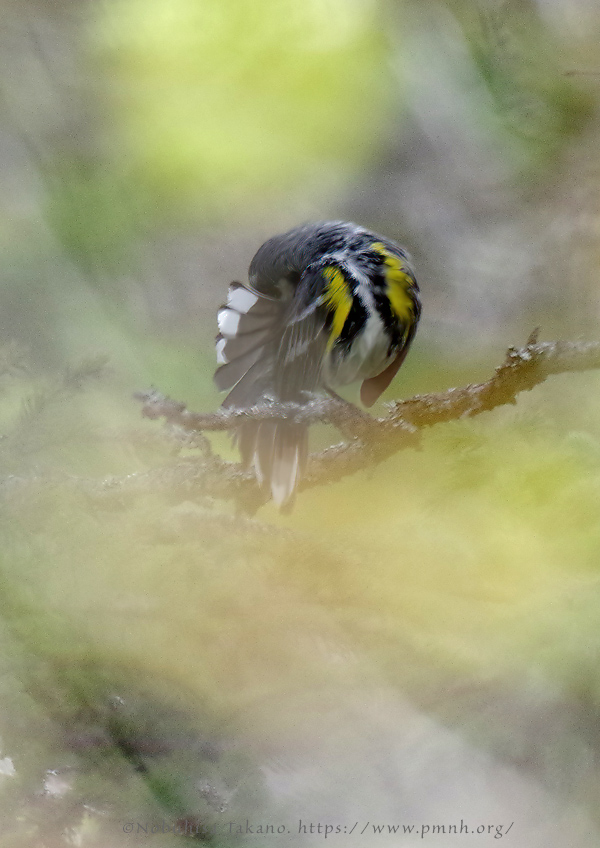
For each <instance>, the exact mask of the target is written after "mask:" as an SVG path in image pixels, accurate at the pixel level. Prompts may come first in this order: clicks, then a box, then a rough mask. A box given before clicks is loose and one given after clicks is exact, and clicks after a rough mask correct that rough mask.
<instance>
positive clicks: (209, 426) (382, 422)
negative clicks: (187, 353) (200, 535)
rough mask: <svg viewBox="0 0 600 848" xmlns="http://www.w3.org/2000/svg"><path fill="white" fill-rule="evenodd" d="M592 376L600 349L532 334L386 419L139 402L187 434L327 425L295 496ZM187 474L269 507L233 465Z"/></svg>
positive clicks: (322, 406) (246, 504)
mask: <svg viewBox="0 0 600 848" xmlns="http://www.w3.org/2000/svg"><path fill="white" fill-rule="evenodd" d="M594 368H600V342H561V341H557V342H538V338H537V330H536V331H534V332H533V333H532V334H531V336H530V338H529V339H528V341H527V343H526V345H525V346H524V347H521V348H514V347H511V348H509V350H508V351H507V354H506V359H505V361H504V362H503V363H502V365H500V366H499V367H498V368H496V370H495V372H494V374H493V375H492V377H490V379H489V380H486V381H485V382H483V383H471V384H469V385H467V386H464V387H461V388H452V389H447V390H446V391H444V392H435V393H432V394H426V395H416V396H415V397H413V398H409V399H408V400H404V401H395V402H393V403H391V404H389V405H388V413H387V415H385V416H382V417H379V418H374V417H371V416H370V415H367V414H366V413H364V412H362V411H361V410H359V409H357V408H356V407H355V406H353V405H352V404H350V403H346V402H345V401H342V400H339V399H334V398H313V399H311V400H310V401H308V402H307V403H306V404H303V405H299V404H282V403H276V402H274V401H273V402H270V403H268V404H263V405H261V406H255V407H252V408H250V409H244V410H239V409H235V410H220V411H218V412H215V413H209V414H197V413H193V412H190V411H189V410H187V409H186V407H185V405H184V404H182V403H178V402H176V401H172V400H170V399H169V398H167V397H164V396H162V395H160V394H159V393H157V392H156V391H150V392H145V393H139V394H138V395H136V397H137V398H138V400H141V401H142V404H143V406H142V414H143V415H144V416H146V417H147V418H153V419H156V418H164V419H165V421H166V422H167V423H168V424H169V425H171V426H172V427H176V428H179V429H180V430H182V431H183V432H184V433H199V432H203V431H217V430H218V431H234V430H235V428H236V427H237V426H239V424H240V423H241V422H243V421H248V420H252V421H263V420H268V419H272V418H286V419H290V420H293V421H297V422H300V421H304V422H306V423H315V422H321V423H327V424H332V425H333V426H335V427H336V428H337V429H338V430H339V431H340V432H341V433H342V435H343V437H344V439H345V441H344V442H343V443H341V444H339V445H335V446H333V447H330V448H327V449H326V450H324V451H321V452H320V453H316V454H312V455H311V457H310V459H309V463H308V469H307V472H306V474H305V476H304V478H303V480H302V481H301V483H300V489H308V488H312V487H314V486H321V485H325V484H327V483H331V482H333V481H336V480H340V479H341V478H342V477H345V476H347V475H349V474H354V473H356V472H357V471H360V470H362V469H364V468H368V467H370V466H372V465H374V464H377V463H379V462H381V461H382V460H384V459H387V457H389V456H392V455H393V454H395V453H397V452H398V451H400V450H403V449H405V448H408V447H415V446H417V445H418V442H419V438H420V433H421V431H422V430H423V429H424V428H425V427H432V426H434V425H435V424H442V423H445V422H447V421H455V420H457V419H459V418H467V417H472V416H474V415H479V413H481V412H487V411H489V410H492V409H495V408H496V407H497V406H503V405H505V404H509V403H510V404H514V403H516V398H517V396H518V395H519V394H520V393H521V392H525V391H530V390H531V389H533V388H534V387H535V386H537V385H539V384H540V383H542V382H544V380H546V378H547V377H550V376H551V375H554V374H564V373H568V372H571V371H586V370H591V369H594ZM186 466H187V471H188V473H190V476H189V478H188V480H189V482H190V483H192V481H194V482H195V484H197V485H199V486H200V487H201V489H202V491H203V493H204V494H206V495H213V496H216V497H219V498H225V499H227V500H233V501H234V502H236V504H237V505H238V507H240V508H241V509H243V510H244V511H254V510H256V509H257V508H258V507H259V506H260V505H261V504H263V503H265V502H266V501H267V500H268V497H269V495H268V492H266V491H264V490H261V489H260V488H259V487H258V485H257V484H256V482H255V480H254V476H253V474H252V473H251V472H248V471H246V470H244V469H243V468H242V467H241V465H239V464H237V463H232V462H226V461H225V460H222V459H220V458H218V457H215V456H214V455H209V454H208V453H207V454H206V455H205V456H204V458H202V459H200V460H196V461H188V463H186ZM192 467H193V471H192ZM173 471H174V469H171V474H172V473H173ZM182 471H183V468H182ZM184 476H186V475H185V473H184Z"/></svg>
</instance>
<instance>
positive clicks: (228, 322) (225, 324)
mask: <svg viewBox="0 0 600 848" xmlns="http://www.w3.org/2000/svg"><path fill="white" fill-rule="evenodd" d="M240 318H241V315H240V314H239V313H238V312H234V311H233V310H232V309H227V308H224V309H219V313H218V315H217V322H218V324H219V332H220V333H221V335H223V336H226V337H227V338H230V339H232V338H233V337H234V336H235V334H236V333H237V331H238V326H239V323H240Z"/></svg>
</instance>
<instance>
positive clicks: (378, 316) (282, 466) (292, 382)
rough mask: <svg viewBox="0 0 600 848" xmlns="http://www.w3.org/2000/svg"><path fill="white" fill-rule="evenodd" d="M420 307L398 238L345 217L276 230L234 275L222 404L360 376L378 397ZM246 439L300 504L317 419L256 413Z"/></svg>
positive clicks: (249, 450)
mask: <svg viewBox="0 0 600 848" xmlns="http://www.w3.org/2000/svg"><path fill="white" fill-rule="evenodd" d="M419 315H420V301H419V296H418V286H417V284H416V281H415V279H414V274H413V272H412V268H411V265H410V260H409V258H408V255H407V254H406V252H405V251H404V250H403V249H402V248H401V247H399V246H398V245H397V244H395V243H394V242H392V241H390V240H389V239H386V238H384V237H382V236H379V235H377V234H375V233H371V232H369V231H368V230H366V229H364V228H363V227H360V226H358V225H356V224H352V223H346V222H343V221H332V222H318V223H314V224H305V225H303V226H300V227H296V228H295V229H293V230H290V231H289V232H287V233H283V234H282V235H278V236H274V237H273V238H271V239H269V240H268V241H266V242H265V243H264V244H263V245H262V246H261V247H260V248H259V250H258V251H257V253H256V255H255V256H254V258H253V259H252V262H251V263H250V268H249V281H248V283H247V284H245V285H243V284H241V283H232V285H231V286H230V288H229V293H228V297H227V303H226V304H225V305H224V306H222V307H221V308H220V309H219V312H218V325H219V335H218V336H217V342H216V348H217V361H218V364H219V367H218V368H217V371H216V373H215V382H216V384H217V386H218V388H219V389H221V390H223V391H225V390H229V394H228V395H227V397H226V399H225V401H224V403H223V406H224V407H225V408H228V409H231V408H238V409H243V408H248V407H251V406H254V405H256V404H259V403H261V402H264V401H265V400H268V399H274V400H277V401H282V402H290V401H291V402H297V403H302V402H305V401H306V400H307V399H308V398H309V397H310V396H311V395H312V394H313V393H315V392H318V391H319V390H324V389H333V388H334V387H336V386H339V385H345V384H347V383H350V382H353V381H354V380H362V381H363V389H362V395H361V396H362V399H363V402H365V403H367V405H370V404H371V403H372V402H373V401H374V399H376V398H377V397H378V396H379V394H380V393H381V391H383V390H384V389H385V388H386V386H387V384H388V383H389V382H390V380H391V379H392V377H393V375H394V374H395V372H396V371H397V369H398V367H399V366H400V364H401V362H402V361H403V359H404V356H405V355H406V352H407V351H408V348H409V346H410V344H411V341H412V338H413V336H414V332H415V330H416V326H417V322H418V319H419ZM390 375H391V376H390ZM237 442H238V445H239V448H240V452H241V456H242V462H243V463H244V465H245V466H246V467H250V466H252V465H253V466H254V468H255V471H256V475H257V479H258V481H259V483H260V484H261V485H268V486H269V487H270V489H271V493H272V496H273V499H274V500H275V501H276V503H278V504H279V505H280V506H285V505H290V504H291V503H292V501H293V498H294V494H295V490H296V487H297V484H298V481H299V480H300V477H301V475H302V471H303V468H304V466H305V463H306V457H307V453H308V428H307V426H306V425H301V424H296V423H293V422H290V421H286V420H276V421H267V422H260V423H257V422H247V423H244V424H243V425H241V427H240V428H239V431H238V433H237Z"/></svg>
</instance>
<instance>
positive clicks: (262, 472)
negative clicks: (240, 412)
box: [237, 421, 308, 510]
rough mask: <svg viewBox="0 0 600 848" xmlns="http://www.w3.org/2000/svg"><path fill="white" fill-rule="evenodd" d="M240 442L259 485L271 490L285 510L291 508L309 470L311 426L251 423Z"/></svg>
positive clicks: (241, 431)
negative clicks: (304, 475) (309, 428)
mask: <svg viewBox="0 0 600 848" xmlns="http://www.w3.org/2000/svg"><path fill="white" fill-rule="evenodd" d="M237 441H238V445H239V448H240V453H241V456H242V463H243V464H244V466H245V467H246V468H250V467H251V466H254V469H255V473H256V478H257V480H258V482H259V485H261V486H263V487H268V488H269V489H270V491H271V495H272V497H273V500H274V501H275V503H276V504H277V506H278V507H280V509H282V510H286V509H288V510H289V509H291V507H292V506H293V503H294V498H295V494H296V488H297V486H298V483H299V481H300V478H301V476H302V473H303V471H304V468H305V467H306V458H307V456H308V426H307V425H306V424H298V423H295V422H292V421H258V422H257V421H248V422H246V423H244V424H242V426H241V427H240V428H239V431H238V434H237Z"/></svg>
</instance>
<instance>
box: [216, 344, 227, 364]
mask: <svg viewBox="0 0 600 848" xmlns="http://www.w3.org/2000/svg"><path fill="white" fill-rule="evenodd" d="M226 345H227V339H219V341H218V342H217V346H216V347H217V364H218V365H227V363H228V362H229V360H228V359H227V357H226V356H225V347H226Z"/></svg>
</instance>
